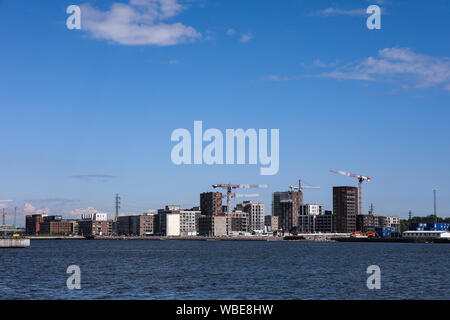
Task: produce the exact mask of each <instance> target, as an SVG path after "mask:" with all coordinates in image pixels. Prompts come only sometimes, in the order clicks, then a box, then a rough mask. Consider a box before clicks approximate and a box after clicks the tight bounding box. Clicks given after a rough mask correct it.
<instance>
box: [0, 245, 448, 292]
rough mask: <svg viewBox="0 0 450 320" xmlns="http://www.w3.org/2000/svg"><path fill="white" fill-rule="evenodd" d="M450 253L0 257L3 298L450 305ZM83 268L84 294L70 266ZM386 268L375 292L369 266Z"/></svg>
mask: <svg viewBox="0 0 450 320" xmlns="http://www.w3.org/2000/svg"><path fill="white" fill-rule="evenodd" d="M449 254H450V246H448V245H445V244H412V243H405V244H403V243H337V242H321V243H317V242H288V241H283V242H282V241H277V242H260V241H242V242H241V241H176V240H174V241H134V240H130V241H109V240H104V241H78V240H65V241H54V240H53V241H52V240H39V241H33V240H32V243H31V247H29V248H26V249H4V250H1V251H0V255H1V261H2V263H1V265H2V277H1V278H0V293H1V296H0V297H1V299H448V298H449V296H450V290H449V286H448V281H447V280H448V270H449V259H448V257H449ZM74 264H75V265H78V266H80V268H81V286H82V289H81V290H69V289H67V287H66V280H67V277H68V276H69V275H68V274H66V268H67V267H68V266H69V265H74ZM373 264H375V265H378V266H379V267H380V268H381V289H380V290H368V289H367V287H366V279H367V277H368V275H367V274H366V268H367V267H368V266H369V265H373Z"/></svg>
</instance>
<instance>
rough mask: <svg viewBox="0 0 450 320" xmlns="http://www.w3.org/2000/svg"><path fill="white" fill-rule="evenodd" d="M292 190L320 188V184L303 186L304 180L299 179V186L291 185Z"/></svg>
mask: <svg viewBox="0 0 450 320" xmlns="http://www.w3.org/2000/svg"><path fill="white" fill-rule="evenodd" d="M289 189H290V190H291V191H299V190H300V191H303V190H304V189H320V187H318V186H302V180H301V179H299V180H298V186H289Z"/></svg>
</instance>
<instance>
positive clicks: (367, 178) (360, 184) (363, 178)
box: [330, 170, 370, 214]
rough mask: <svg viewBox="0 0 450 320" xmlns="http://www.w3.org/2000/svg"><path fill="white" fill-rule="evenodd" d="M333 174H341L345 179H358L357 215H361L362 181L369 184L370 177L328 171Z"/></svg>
mask: <svg viewBox="0 0 450 320" xmlns="http://www.w3.org/2000/svg"><path fill="white" fill-rule="evenodd" d="M330 171H331V172H333V173H337V174H342V175H344V176H347V177H352V178H356V179H358V182H359V184H358V214H362V213H363V212H362V183H363V182H364V181H367V182H369V181H370V177H366V176H362V175H359V174H354V173H350V172H345V171H340V170H330Z"/></svg>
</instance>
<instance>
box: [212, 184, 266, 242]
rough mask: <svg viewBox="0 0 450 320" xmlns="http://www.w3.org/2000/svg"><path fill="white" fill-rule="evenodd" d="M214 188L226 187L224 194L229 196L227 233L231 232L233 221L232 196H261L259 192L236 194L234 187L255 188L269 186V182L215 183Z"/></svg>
mask: <svg viewBox="0 0 450 320" xmlns="http://www.w3.org/2000/svg"><path fill="white" fill-rule="evenodd" d="M212 187H213V188H214V189H217V188H221V189H226V190H227V193H226V194H225V195H222V196H223V197H226V198H227V213H226V219H227V233H228V234H230V233H231V223H230V221H229V219H230V217H231V198H244V197H259V194H236V193H235V192H233V189H255V188H268V185H267V184H213V185H212Z"/></svg>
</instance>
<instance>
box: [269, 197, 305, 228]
mask: <svg viewBox="0 0 450 320" xmlns="http://www.w3.org/2000/svg"><path fill="white" fill-rule="evenodd" d="M302 204H303V194H302V192H301V191H298V192H296V191H284V192H274V193H273V194H272V215H273V216H276V217H278V227H279V229H280V230H281V231H283V232H295V231H296V230H297V226H298V208H299V206H300V205H302Z"/></svg>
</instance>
